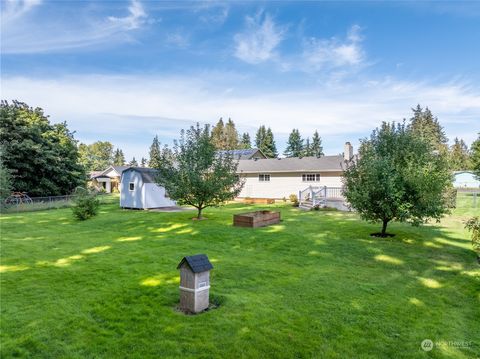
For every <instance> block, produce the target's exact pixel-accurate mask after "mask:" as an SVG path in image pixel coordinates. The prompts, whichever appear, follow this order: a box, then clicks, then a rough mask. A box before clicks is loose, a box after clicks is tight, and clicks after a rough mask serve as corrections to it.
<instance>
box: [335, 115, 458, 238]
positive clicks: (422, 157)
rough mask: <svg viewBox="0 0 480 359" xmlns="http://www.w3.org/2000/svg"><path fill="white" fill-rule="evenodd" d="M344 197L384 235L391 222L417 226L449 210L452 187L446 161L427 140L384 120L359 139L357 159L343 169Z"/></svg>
mask: <svg viewBox="0 0 480 359" xmlns="http://www.w3.org/2000/svg"><path fill="white" fill-rule="evenodd" d="M344 185H345V190H344V195H345V197H346V199H347V201H348V203H350V205H351V206H352V207H353V208H354V209H355V210H356V211H357V212H358V213H359V214H360V216H361V217H362V218H363V219H366V220H369V221H373V222H378V221H379V222H381V223H382V231H381V234H380V235H381V236H385V235H386V230H387V225H388V223H389V222H390V221H392V220H394V221H400V222H404V221H408V222H411V223H412V224H414V225H418V224H420V223H423V222H425V221H427V220H428V219H430V218H433V219H437V220H438V219H440V218H441V217H442V216H443V215H444V214H445V213H447V212H448V202H447V198H446V193H447V190H448V189H449V188H450V187H451V185H452V178H451V173H450V170H449V168H448V161H447V159H446V158H445V156H444V155H442V154H441V153H439V152H438V151H434V150H432V146H431V144H430V143H429V142H428V139H425V138H421V137H419V136H416V135H414V134H413V133H412V131H409V130H408V129H407V128H406V126H405V124H397V125H396V124H394V123H393V124H389V123H383V124H382V126H381V127H380V128H378V129H376V130H374V131H373V133H372V135H371V136H370V139H364V140H362V141H361V146H360V149H359V158H358V159H357V160H356V161H352V162H351V163H349V165H348V167H347V168H346V170H345V172H344Z"/></svg>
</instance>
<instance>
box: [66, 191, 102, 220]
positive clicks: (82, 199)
mask: <svg viewBox="0 0 480 359" xmlns="http://www.w3.org/2000/svg"><path fill="white" fill-rule="evenodd" d="M99 206H100V201H99V200H98V198H97V196H96V194H95V192H93V191H89V190H87V189H85V188H82V187H78V188H77V189H76V190H75V199H74V200H73V207H72V212H73V215H74V217H75V218H76V219H78V220H79V221H84V220H86V219H89V218H91V217H94V216H96V215H97V213H98V207H99Z"/></svg>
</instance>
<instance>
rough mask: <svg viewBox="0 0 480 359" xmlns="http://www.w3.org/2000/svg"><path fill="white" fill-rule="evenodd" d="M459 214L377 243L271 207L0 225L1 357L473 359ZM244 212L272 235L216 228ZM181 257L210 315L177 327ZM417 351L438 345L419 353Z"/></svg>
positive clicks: (346, 225)
mask: <svg viewBox="0 0 480 359" xmlns="http://www.w3.org/2000/svg"><path fill="white" fill-rule="evenodd" d="M463 200H464V199H462V201H463ZM465 201H466V202H465V203H466V204H467V205H468V203H467V201H468V199H465ZM462 203H463V202H462ZM467 205H466V207H465V208H463V207H462V209H461V211H460V212H459V213H457V214H455V213H454V215H453V216H450V217H448V218H446V219H445V220H444V221H443V222H442V223H441V224H435V223H434V224H432V225H428V226H424V227H420V228H415V227H411V226H409V225H403V224H393V225H391V226H390V227H389V232H393V233H396V234H397V235H396V237H394V238H389V239H379V238H371V237H370V236H369V233H371V232H375V231H378V230H379V226H378V225H372V224H368V223H365V222H363V221H360V220H359V219H358V218H357V216H356V215H355V214H351V213H340V212H315V211H312V212H302V211H299V210H298V209H294V208H292V207H290V206H288V205H283V204H277V205H270V206H246V205H242V204H231V205H228V206H226V207H222V208H218V209H208V210H206V211H205V215H206V216H207V217H208V220H205V221H192V220H191V217H192V216H193V215H194V213H193V212H181V213H159V212H146V211H145V212H144V211H127V210H121V209H119V208H118V204H117V202H116V199H115V198H113V199H112V203H110V204H106V205H102V207H101V212H100V214H99V215H98V216H97V217H96V218H93V219H91V220H88V221H85V222H77V221H75V220H74V219H73V218H72V215H71V210H70V209H58V210H51V211H43V212H32V213H19V214H7V215H2V216H1V217H0V220H1V222H0V223H1V258H2V261H1V271H2V273H1V288H0V289H1V356H2V358H10V357H28V358H127V357H128V358H169V357H182V358H214V357H218V358H238V357H244V358H269V357H272V358H312V357H313V358H426V357H429V358H475V357H478V356H480V336H479V333H480V294H479V293H480V266H479V265H478V264H477V262H476V258H475V254H474V253H473V252H472V251H471V245H470V241H469V235H468V233H467V232H466V231H465V230H464V229H463V225H462V220H464V219H465V218H467V217H468V216H470V215H474V214H478V213H479V212H480V211H479V210H477V209H473V208H470V209H469V208H468V206H467ZM260 208H269V209H277V210H280V211H281V212H282V219H283V221H282V223H281V224H279V225H274V226H270V227H266V228H258V229H251V228H236V227H233V226H232V215H233V214H234V213H239V212H245V211H250V210H252V209H260ZM197 253H205V254H207V255H208V256H209V258H210V259H211V261H212V262H213V265H214V269H213V270H212V273H211V277H212V278H211V282H212V283H211V284H212V288H211V291H210V295H211V300H212V301H214V302H216V303H219V304H220V306H219V307H218V308H217V309H214V310H210V311H208V312H205V313H203V314H200V315H194V316H192V315H189V316H187V315H184V314H182V313H180V312H178V311H176V310H175V306H176V305H177V303H178V299H179V290H178V284H179V274H178V271H177V269H176V265H177V263H178V262H179V261H180V260H181V258H182V257H183V256H184V255H191V254H197ZM424 339H431V340H432V341H434V342H436V343H438V344H439V345H437V346H435V347H434V349H433V350H432V351H429V352H425V351H423V350H422V349H421V348H420V343H421V342H422V340H424ZM452 342H455V343H452Z"/></svg>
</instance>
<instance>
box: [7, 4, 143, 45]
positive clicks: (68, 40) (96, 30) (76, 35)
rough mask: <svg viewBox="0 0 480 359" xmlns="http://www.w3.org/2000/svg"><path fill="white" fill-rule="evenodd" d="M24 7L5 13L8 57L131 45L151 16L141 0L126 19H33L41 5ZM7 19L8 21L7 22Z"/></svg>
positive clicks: (79, 16) (74, 16) (79, 15)
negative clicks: (132, 34) (134, 32)
mask: <svg viewBox="0 0 480 359" xmlns="http://www.w3.org/2000/svg"><path fill="white" fill-rule="evenodd" d="M22 4H23V5H22V6H15V8H14V9H13V10H12V8H10V9H9V8H8V7H7V8H6V9H5V10H2V52H3V53H4V54H11V53H16V54H27V53H45V52H58V51H65V50H71V49H81V48H88V47H92V46H99V45H104V44H112V43H115V42H119V41H128V40H129V39H130V37H129V33H130V32H131V31H132V30H135V29H138V28H139V27H141V25H143V24H144V23H145V22H146V20H147V14H146V12H145V10H144V8H143V6H142V4H141V3H140V1H138V0H132V1H131V2H130V5H129V7H128V9H127V10H128V14H127V15H126V16H124V17H115V16H107V17H104V18H101V19H98V16H96V15H95V14H91V13H87V14H85V13H82V12H81V11H78V13H76V14H70V15H65V16H59V17H56V18H55V19H52V17H48V18H36V19H31V18H30V16H29V15H30V13H31V11H30V10H31V9H32V8H33V5H34V4H38V2H35V1H34V0H30V1H28V2H25V1H24V2H23V3H22ZM70 16H71V17H70ZM4 18H5V19H6V20H7V21H3V20H4ZM13 20H15V21H13ZM46 22H48V23H46Z"/></svg>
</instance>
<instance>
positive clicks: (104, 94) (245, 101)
mask: <svg viewBox="0 0 480 359" xmlns="http://www.w3.org/2000/svg"><path fill="white" fill-rule="evenodd" d="M194 78H195V79H192V78H189V77H186V76H185V77H168V76H158V77H147V76H93V75H90V76H69V77H64V78H58V79H55V80H45V79H33V78H30V79H29V78H21V77H5V78H3V79H2V96H3V98H5V99H18V100H22V101H25V102H27V103H28V104H29V105H31V106H40V107H42V108H44V110H45V112H46V113H47V114H50V115H51V119H52V120H53V121H58V122H60V121H64V120H66V121H68V123H69V126H70V128H71V129H72V130H76V131H77V134H76V136H77V137H78V138H80V139H81V140H83V141H94V140H96V139H99V138H101V139H109V140H111V141H112V142H113V143H115V144H116V145H118V146H120V147H124V146H123V144H124V143H127V144H128V146H130V147H129V148H130V151H131V152H130V154H129V157H131V155H135V156H136V157H140V156H141V155H142V154H143V155H145V153H146V152H141V151H140V148H143V150H142V151H146V149H147V147H148V145H149V144H150V142H151V138H152V137H153V135H154V134H155V133H159V134H161V135H162V136H164V142H165V141H168V142H170V141H171V139H173V138H176V137H177V135H178V131H179V129H181V128H185V127H186V126H188V125H189V124H192V123H194V122H196V121H199V122H201V123H213V122H215V121H216V120H217V119H218V118H219V117H221V116H223V117H224V118H228V117H231V118H232V119H233V120H234V121H235V122H236V124H237V127H238V128H239V129H240V130H241V131H245V130H249V131H253V130H254V129H256V128H258V126H259V125H260V124H265V125H267V126H270V127H272V129H273V131H274V133H275V136H276V138H277V141H278V145H279V147H282V146H283V143H282V141H280V139H282V138H285V137H286V136H287V134H288V133H289V132H290V131H291V129H292V128H293V127H296V128H299V129H300V132H301V133H302V134H304V135H305V136H307V135H308V134H311V133H313V131H314V130H315V129H318V131H319V132H320V134H321V136H322V137H323V139H324V141H325V143H326V144H327V152H328V153H338V152H341V151H342V147H341V146H342V142H343V141H345V140H351V141H353V142H355V140H356V139H358V138H359V137H363V136H368V135H369V134H370V132H371V130H372V129H373V128H375V127H377V126H378V125H379V124H380V123H381V122H382V121H401V120H402V119H403V118H404V117H407V118H408V117H410V115H411V111H410V108H411V107H414V106H415V105H416V104H417V103H420V104H421V105H423V106H427V105H428V106H429V107H430V108H431V109H432V111H433V112H434V114H435V115H436V116H438V118H439V120H440V122H441V124H442V125H444V126H445V128H446V131H447V135H448V136H449V137H451V138H454V137H455V136H460V137H463V138H464V139H465V140H466V141H467V143H470V142H471V141H473V139H474V138H475V137H476V133H477V132H478V131H479V130H480V127H479V125H478V119H479V118H480V89H478V88H470V87H468V86H466V85H465V84H462V83H459V82H448V83H442V84H430V83H417V82H406V81H398V80H393V79H382V80H378V81H370V82H368V81H358V82H355V83H350V84H349V86H348V87H338V86H337V87H330V86H328V85H322V87H310V88H302V89H298V90H296V89H289V90H265V89H255V90H252V89H251V88H239V87H238V86H237V85H233V86H232V84H239V83H241V82H242V81H240V79H239V77H235V76H234V75H229V74H211V73H208V74H203V75H202V77H200V76H195V77H194ZM244 82H248V81H244ZM252 135H253V133H252ZM127 149H128V148H127Z"/></svg>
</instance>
